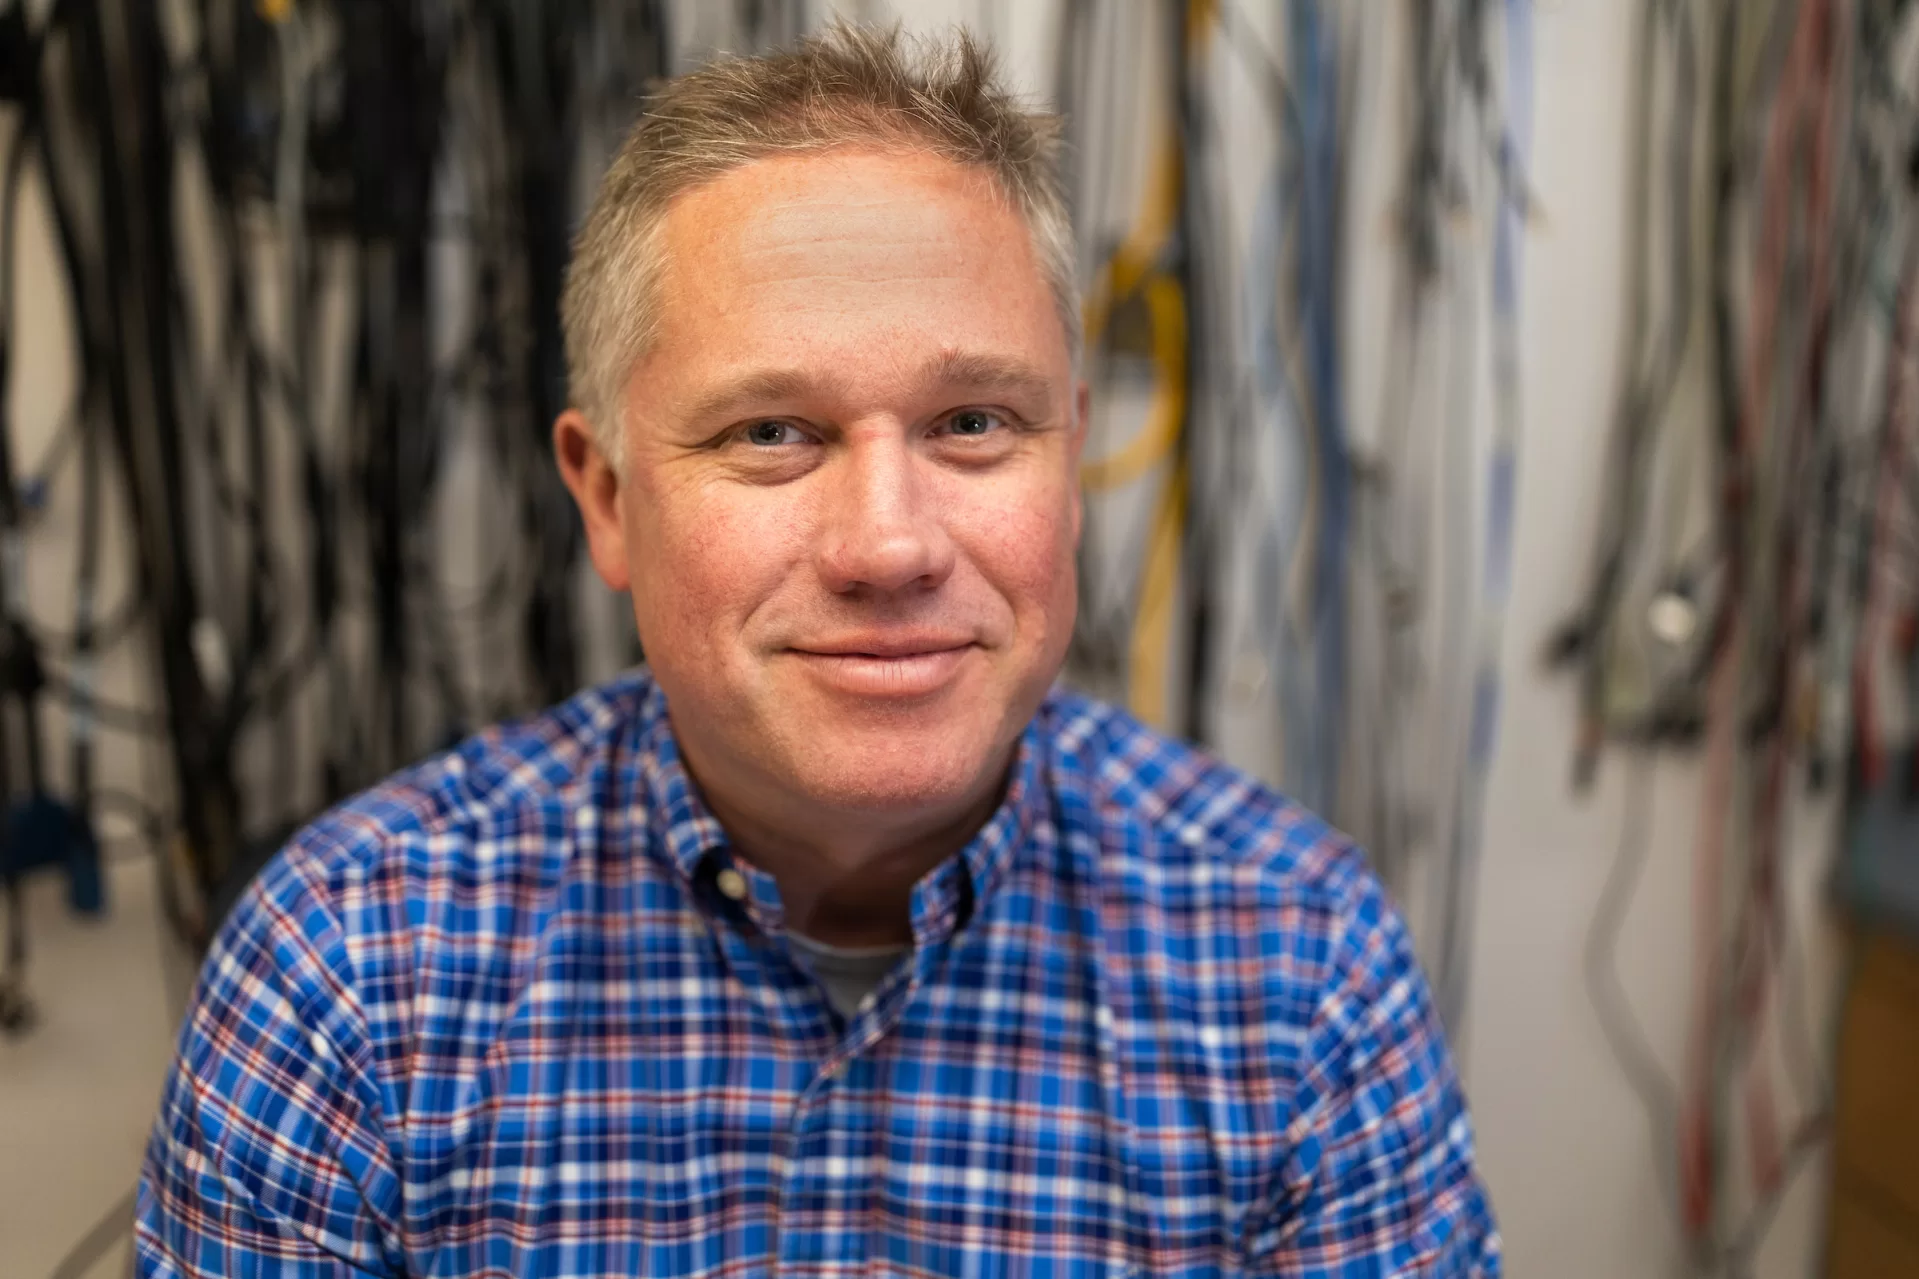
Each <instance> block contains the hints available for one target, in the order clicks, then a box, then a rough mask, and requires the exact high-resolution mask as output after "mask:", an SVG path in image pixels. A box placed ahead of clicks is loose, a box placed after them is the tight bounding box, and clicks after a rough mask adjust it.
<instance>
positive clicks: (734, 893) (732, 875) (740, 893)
mask: <svg viewBox="0 0 1919 1279" xmlns="http://www.w3.org/2000/svg"><path fill="white" fill-rule="evenodd" d="M713 882H714V883H715V884H718V885H719V888H720V891H721V892H723V893H725V894H726V895H727V896H728V897H731V898H732V899H733V900H734V901H736V902H743V901H745V900H746V876H744V875H742V874H740V873H739V872H738V871H736V870H734V869H733V868H732V867H731V866H728V867H727V868H726V869H725V870H723V871H721V872H720V873H719V874H718V875H715V876H714V877H713Z"/></svg>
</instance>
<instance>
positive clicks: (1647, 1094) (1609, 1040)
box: [1583, 754, 1679, 1204]
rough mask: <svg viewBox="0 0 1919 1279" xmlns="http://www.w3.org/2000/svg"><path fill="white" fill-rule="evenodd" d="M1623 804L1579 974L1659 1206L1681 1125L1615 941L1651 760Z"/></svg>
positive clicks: (1648, 795) (1636, 865) (1666, 1195)
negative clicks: (1637, 1121) (1644, 1135)
mask: <svg viewBox="0 0 1919 1279" xmlns="http://www.w3.org/2000/svg"><path fill="white" fill-rule="evenodd" d="M1625 787H1626V789H1625V798H1624V801H1623V811H1622V817H1621V822H1620V830H1619V844H1618V848H1617V851H1616V852H1615V853H1614V854H1613V863H1612V868H1611V869H1610V870H1609V871H1608V872H1607V874H1606V884H1605V887H1604V888H1603V889H1601V890H1600V894H1599V903H1598V905H1597V906H1595V907H1594V909H1593V915H1592V921H1591V922H1590V923H1589V924H1588V925H1587V927H1586V944H1585V949H1584V964H1583V968H1584V973H1585V985H1586V997H1587V999H1588V1000H1589V1001H1590V1002H1591V1004H1592V1009H1593V1014H1594V1016H1595V1017H1597V1018H1598V1020H1599V1028H1600V1031H1601V1032H1602V1033H1603V1034H1604V1035H1605V1037H1606V1047H1607V1048H1608V1049H1609V1050H1610V1051H1611V1052H1612V1056H1613V1061H1614V1062H1615V1063H1616V1064H1617V1065H1618V1066H1619V1069H1620V1071H1621V1072H1622V1073H1623V1074H1624V1075H1625V1077H1626V1082H1627V1084H1628V1085H1630V1086H1631V1088H1632V1090H1633V1093H1634V1095H1635V1096H1636V1097H1637V1098H1638V1099H1639V1104H1640V1108H1641V1109H1642V1110H1644V1112H1645V1115H1646V1126H1647V1130H1648V1133H1649V1135H1650V1136H1651V1139H1652V1148H1653V1151H1654V1153H1655V1156H1656V1158H1655V1161H1654V1163H1655V1167H1654V1175H1655V1176H1657V1177H1658V1178H1659V1180H1660V1184H1661V1186H1662V1188H1663V1190H1662V1193H1661V1195H1660V1199H1661V1201H1662V1202H1664V1203H1667V1204H1676V1203H1677V1202H1678V1189H1677V1182H1676V1179H1675V1177H1674V1165H1673V1162H1672V1160H1671V1159H1669V1158H1667V1157H1666V1156H1667V1148H1668V1146H1669V1143H1670V1141H1671V1138H1672V1134H1673V1133H1675V1132H1677V1131H1678V1125H1679V1090H1678V1088H1677V1087H1676V1086H1675V1085H1674V1084H1673V1082H1672V1081H1671V1080H1670V1079H1668V1078H1667V1077H1666V1072H1665V1070H1664V1068H1663V1067H1661V1066H1660V1064H1659V1060H1658V1057H1657V1056H1656V1055H1655V1054H1654V1053H1653V1050H1652V1047H1651V1045H1650V1044H1649V1043H1648V1041H1647V1039H1646V1032H1645V1030H1644V1028H1643V1027H1641V1025H1640V1024H1639V1019H1638V1017H1637V1016H1635V1015H1634V1013H1633V1011H1632V1006H1631V1002H1630V1001H1629V1000H1628V999H1627V996H1626V992H1625V990H1624V989H1623V988H1622V987H1621V986H1620V984H1619V974H1618V971H1617V967H1616V961H1617V958H1618V951H1619V937H1620V933H1621V931H1622V930H1623V929H1624V927H1625V922H1626V916H1627V914H1628V913H1629V912H1630V911H1631V909H1632V901H1633V894H1634V893H1635V892H1636V891H1637V890H1638V887H1639V877H1640V875H1641V874H1642V873H1643V872H1644V870H1645V868H1646V855H1647V853H1648V851H1649V849H1650V844H1651V833H1652V813H1653V794H1652V787H1653V777H1652V760H1651V759H1650V757H1648V756H1646V755H1643V754H1642V755H1639V756H1638V757H1637V758H1635V760H1634V761H1633V765H1632V767H1631V768H1629V769H1628V770H1627V773H1626V783H1625Z"/></svg>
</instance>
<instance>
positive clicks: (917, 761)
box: [785, 718, 1004, 812]
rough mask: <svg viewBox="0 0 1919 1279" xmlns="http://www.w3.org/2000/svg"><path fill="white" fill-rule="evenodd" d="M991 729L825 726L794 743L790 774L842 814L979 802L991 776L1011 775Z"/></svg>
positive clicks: (945, 724)
mask: <svg viewBox="0 0 1919 1279" xmlns="http://www.w3.org/2000/svg"><path fill="white" fill-rule="evenodd" d="M991 727H997V726H996V725H995V726H990V727H989V726H986V725H980V724H968V725H964V726H962V725H956V724H954V723H953V722H952V721H951V719H950V718H949V719H947V720H946V721H944V722H942V723H939V724H936V725H930V726H926V727H920V726H917V725H910V724H899V723H895V724H891V725H886V724H853V725H846V726H843V727H841V726H834V727H827V726H825V725H822V726H820V728H819V730H818V732H817V733H816V734H813V735H810V736H809V738H808V739H807V740H805V741H794V742H792V743H790V745H789V749H788V750H787V751H786V752H785V753H786V755H787V757H788V758H787V771H789V773H790V774H791V776H792V777H793V780H794V781H795V782H796V783H797V785H798V787H799V789H801V790H803V791H804V792H806V793H808V794H810V795H812V796H814V797H815V798H816V799H818V800H820V801H822V802H824V803H827V804H829V805H831V806H832V807H835V808H844V809H853V810H868V811H874V812H893V811H900V810H906V809H916V808H929V809H932V808H945V807H950V806H955V805H962V804H967V803H970V802H972V801H973V800H974V799H975V798H976V797H977V796H978V794H979V788H980V785H981V781H982V779H983V777H984V775H985V774H986V773H988V772H989V771H991V772H993V773H994V774H995V777H994V779H993V780H995V781H997V780H998V777H997V774H998V772H999V771H1000V770H1001V769H1002V768H1003V767H1004V761H1003V759H1002V758H1001V756H1002V754H1003V753H1004V744H1003V743H1001V742H1000V741H999V740H998V736H999V735H998V734H997V733H994V732H992V731H991Z"/></svg>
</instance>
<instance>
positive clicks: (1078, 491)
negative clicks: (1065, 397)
mask: <svg viewBox="0 0 1919 1279" xmlns="http://www.w3.org/2000/svg"><path fill="white" fill-rule="evenodd" d="M1092 408H1093V392H1092V390H1091V388H1089V387H1088V386H1087V385H1086V383H1085V382H1081V383H1080V384H1079V387H1078V388H1077V390H1076V391H1075V393H1074V395H1073V437H1072V442H1071V444H1070V445H1068V447H1067V453H1068V456H1069V457H1070V459H1071V466H1072V468H1073V477H1072V478H1073V545H1074V546H1075V547H1077V546H1078V545H1079V528H1080V519H1081V517H1082V516H1083V515H1084V514H1085V506H1086V490H1085V487H1084V486H1083V485H1082V484H1080V482H1079V459H1080V455H1081V454H1082V453H1084V452H1085V450H1086V428H1087V424H1088V423H1089V422H1090V421H1091V420H1092Z"/></svg>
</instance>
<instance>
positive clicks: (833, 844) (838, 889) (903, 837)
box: [681, 742, 1012, 946]
mask: <svg viewBox="0 0 1919 1279" xmlns="http://www.w3.org/2000/svg"><path fill="white" fill-rule="evenodd" d="M681 750H682V759H683V760H684V762H685V764H686V767H687V771H688V773H689V774H690V775H691V776H692V777H693V780H694V781H695V782H696V783H697V784H698V785H699V788H700V795H701V798H703V799H704V800H705V801H706V805H707V807H708V808H709V809H711V810H712V813H713V816H714V817H715V818H717V819H718V820H719V823H720V825H721V826H722V827H724V828H725V830H726V834H727V838H728V839H729V841H730V842H731V843H732V845H733V847H734V849H735V851H737V852H738V853H739V854H740V855H741V856H743V857H744V858H745V859H746V860H747V861H749V862H751V863H752V864H753V865H754V866H757V867H758V868H759V869H761V870H763V871H765V872H766V873H767V874H769V875H771V876H772V877H773V879H774V881H775V882H777V883H778V884H779V886H780V901H781V904H782V906H783V907H784V909H785V914H786V922H787V926H788V927H790V928H792V929H794V930H795V931H797V932H800V933H802V934H804V935H806V936H807V937H810V938H812V939H813V940H815V941H821V942H825V943H827V944H828V945H832V946H883V945H889V944H893V943H904V942H910V941H912V939H913V927H912V920H911V904H912V897H913V886H914V885H915V884H917V883H918V882H919V881H920V880H921V879H922V878H923V877H924V876H925V875H926V873H927V872H928V871H930V870H932V869H933V868H934V867H935V866H937V865H939V864H940V863H941V862H943V861H945V860H946V859H947V858H948V857H950V856H952V855H953V854H954V853H956V852H958V851H959V850H960V849H962V848H964V847H966V845H967V843H968V841H970V840H971V839H972V838H973V836H974V835H976V834H978V833H979V830H980V828H981V827H983V826H984V825H986V823H987V821H988V820H990V819H991V817H992V815H993V812H994V810H996V809H997V808H998V807H999V804H1000V800H1001V797H1002V796H1003V795H1004V793H1005V790H1006V777H1007V772H1008V768H1009V767H1010V764H1011V758H1012V753H1011V751H1010V750H1009V751H1008V752H1007V756H1006V758H1005V759H1004V760H1002V761H1001V763H1000V765H999V766H998V767H996V768H994V769H991V770H988V773H987V775H986V777H985V778H984V779H983V781H982V784H981V785H980V786H978V787H976V788H975V789H974V791H973V792H972V793H971V794H968V795H966V796H964V797H963V798H961V799H960V800H958V801H955V802H953V803H950V804H944V805H940V806H938V807H936V808H932V809H919V810H913V811H911V812H902V811H897V810H887V811H879V812H875V811H867V810H857V809H853V810H849V809H840V808H835V807H832V806H830V805H822V804H819V803H816V802H813V801H810V800H809V799H807V798H806V797H804V796H797V795H792V794H789V793H787V792H785V791H784V790H782V789H781V788H779V787H778V786H776V785H773V784H771V783H770V782H768V781H767V779H763V778H762V779H755V780H754V781H751V782H748V783H746V784H744V785H739V786H728V785H726V784H725V783H724V782H721V781H720V778H721V777H722V776H723V771H722V770H714V769H707V768H701V767H700V765H699V762H698V761H697V760H696V759H695V758H694V756H693V752H692V751H690V750H688V749H687V747H686V744H685V743H684V742H683V743H682V744H681ZM716 783H718V784H716ZM749 797H750V799H749ZM769 797H770V799H769Z"/></svg>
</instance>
